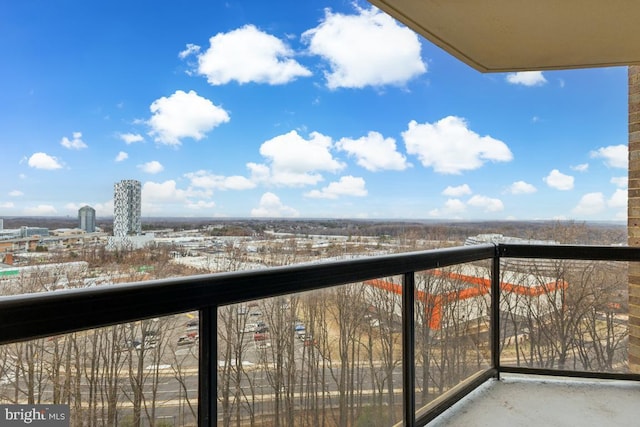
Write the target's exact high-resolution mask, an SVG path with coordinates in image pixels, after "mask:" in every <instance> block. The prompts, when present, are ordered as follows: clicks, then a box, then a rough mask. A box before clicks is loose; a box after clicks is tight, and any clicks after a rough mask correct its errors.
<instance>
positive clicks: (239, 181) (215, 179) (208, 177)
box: [184, 170, 256, 190]
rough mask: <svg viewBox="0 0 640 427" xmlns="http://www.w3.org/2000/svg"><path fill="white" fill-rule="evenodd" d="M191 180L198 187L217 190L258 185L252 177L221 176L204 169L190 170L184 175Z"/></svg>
mask: <svg viewBox="0 0 640 427" xmlns="http://www.w3.org/2000/svg"><path fill="white" fill-rule="evenodd" d="M184 176H185V177H186V178H188V179H189V180H190V181H191V185H192V186H193V187H197V188H206V189H216V190H249V189H252V188H255V187H256V184H255V183H254V182H252V181H251V180H250V179H248V178H246V177H244V176H239V175H234V176H221V175H214V174H212V173H209V172H207V171H204V170H199V171H196V172H189V173H186V174H185V175H184Z"/></svg>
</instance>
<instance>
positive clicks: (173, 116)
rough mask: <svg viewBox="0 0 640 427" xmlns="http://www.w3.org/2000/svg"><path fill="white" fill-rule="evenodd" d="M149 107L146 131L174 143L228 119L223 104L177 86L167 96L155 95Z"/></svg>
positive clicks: (201, 134) (200, 134)
mask: <svg viewBox="0 0 640 427" xmlns="http://www.w3.org/2000/svg"><path fill="white" fill-rule="evenodd" d="M149 110H151V113H152V116H151V118H150V119H149V121H148V122H147V124H148V125H149V126H150V127H151V131H150V132H149V134H150V135H151V136H153V137H154V140H155V141H156V142H158V143H159V144H163V145H173V146H178V145H180V144H181V143H182V142H181V139H183V138H193V139H195V140H196V141H199V140H201V139H202V138H204V137H205V135H206V133H207V132H209V131H210V130H212V129H213V128H215V127H216V126H218V125H220V124H222V123H227V122H228V121H229V120H230V119H229V114H227V112H226V111H225V110H224V109H223V108H221V107H218V106H216V105H214V104H213V102H211V101H210V100H208V99H207V98H203V97H201V96H200V95H198V94H197V93H196V92H195V91H193V90H191V91H189V92H183V91H181V90H178V91H176V92H175V93H174V94H173V95H171V96H169V97H168V98H167V97H164V96H163V97H162V98H159V99H156V100H155V101H153V103H152V104H151V106H150V107H149Z"/></svg>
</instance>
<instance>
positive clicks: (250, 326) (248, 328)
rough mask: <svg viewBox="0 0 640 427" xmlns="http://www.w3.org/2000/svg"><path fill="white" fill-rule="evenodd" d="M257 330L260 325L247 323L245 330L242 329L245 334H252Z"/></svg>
mask: <svg viewBox="0 0 640 427" xmlns="http://www.w3.org/2000/svg"><path fill="white" fill-rule="evenodd" d="M256 329H258V324H257V323H245V324H244V329H242V332H243V333H245V334H246V333H250V332H255V331H256Z"/></svg>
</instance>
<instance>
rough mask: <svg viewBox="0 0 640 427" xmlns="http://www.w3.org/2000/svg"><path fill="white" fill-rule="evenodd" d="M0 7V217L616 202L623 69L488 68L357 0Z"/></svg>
mask: <svg viewBox="0 0 640 427" xmlns="http://www.w3.org/2000/svg"><path fill="white" fill-rule="evenodd" d="M125 7H126V9H127V11H128V12H127V13H126V14H122V13H121V12H122V9H123V8H125ZM6 20H7V23H8V24H7V25H6V26H4V27H3V28H2V29H0V44H1V46H2V48H3V50H4V51H5V52H6V63H7V64H11V66H10V67H4V68H0V76H2V77H3V79H2V81H3V83H2V89H3V93H4V94H5V96H6V102H5V103H3V105H2V106H0V117H2V124H3V126H1V127H0V141H3V145H2V146H3V160H4V161H3V171H4V174H3V178H4V179H3V180H2V181H1V182H0V216H5V217H6V216H24V215H38V216H41V215H42V216H65V215H76V214H77V212H78V209H79V208H80V207H82V206H84V205H90V206H92V207H94V208H95V209H96V215H97V216H98V217H107V216H110V215H111V214H112V212H113V208H114V206H113V205H114V200H113V197H112V196H113V193H112V185H113V183H114V182H116V181H119V180H121V179H125V178H127V179H135V180H138V181H140V182H141V193H142V200H143V201H142V203H143V206H142V211H143V212H144V215H145V217H154V216H165V217H172V216H176V217H178V216H182V217H221V218H224V217H293V218H334V217H342V218H363V219H375V218H385V219H394V218H397V219H436V220H439V219H444V220H451V219H461V220H483V219H485V220H486V219H489V220H512V219H513V220H536V219H540V220H549V219H577V220H597V221H600V220H619V221H622V220H624V219H625V218H626V198H627V190H626V188H627V166H628V160H627V146H626V144H627V74H626V68H624V67H619V68H602V69H591V70H570V71H555V72H525V73H504V74H480V73H478V72H476V71H474V70H472V69H471V68H469V67H468V66H466V65H464V64H462V63H460V62H459V61H457V60H456V59H454V58H452V57H450V56H449V55H447V54H445V53H443V52H442V51H441V50H440V49H439V48H437V47H435V46H434V45H432V44H431V43H429V42H427V41H425V40H424V39H422V38H421V37H419V36H417V35H416V34H415V33H413V32H412V31H410V30H408V29H407V28H405V27H404V26H402V25H400V24H398V23H396V22H395V21H393V20H391V19H390V18H388V17H387V16H386V15H384V14H382V13H381V12H379V11H378V10H377V9H375V8H373V7H372V6H370V5H369V4H368V3H366V2H355V3H353V2H348V3H344V2H337V1H325V2H322V4H306V3H305V4H299V2H293V1H285V2H284V3H282V8H279V7H275V8H274V7H273V6H272V5H271V6H269V5H252V7H250V8H249V7H243V2H236V1H231V2H226V3H223V4H210V3H208V2H201V1H195V2H193V3H192V4H191V5H190V8H180V7H172V6H171V5H157V7H154V8H153V9H152V10H150V9H149V8H147V7H144V6H143V5H130V4H128V3H124V2H119V1H116V2H110V3H104V4H99V5H94V6H93V7H88V6H86V5H85V4H84V3H81V2H77V1H72V2H69V3H66V4H65V5H63V6H60V5H51V4H48V3H47V2H30V3H28V4H19V3H18V4H12V5H10V6H8V7H7V8H6ZM60 22H68V23H73V24H69V25H59V23H60ZM159 34H162V35H161V36H160V35H159ZM43 45H46V47H47V49H46V53H43V51H42V46H43ZM400 47H401V48H400ZM45 70H46V72H45ZM34 124H37V125H36V126H34Z"/></svg>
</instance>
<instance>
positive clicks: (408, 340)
mask: <svg viewBox="0 0 640 427" xmlns="http://www.w3.org/2000/svg"><path fill="white" fill-rule="evenodd" d="M415 293H416V283H415V275H414V273H413V272H411V273H405V274H404V276H403V279H402V396H403V410H404V425H405V426H409V427H413V426H415V419H416V414H415V407H416V403H415V402H416V399H415V397H416V389H415V374H416V370H415Z"/></svg>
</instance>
